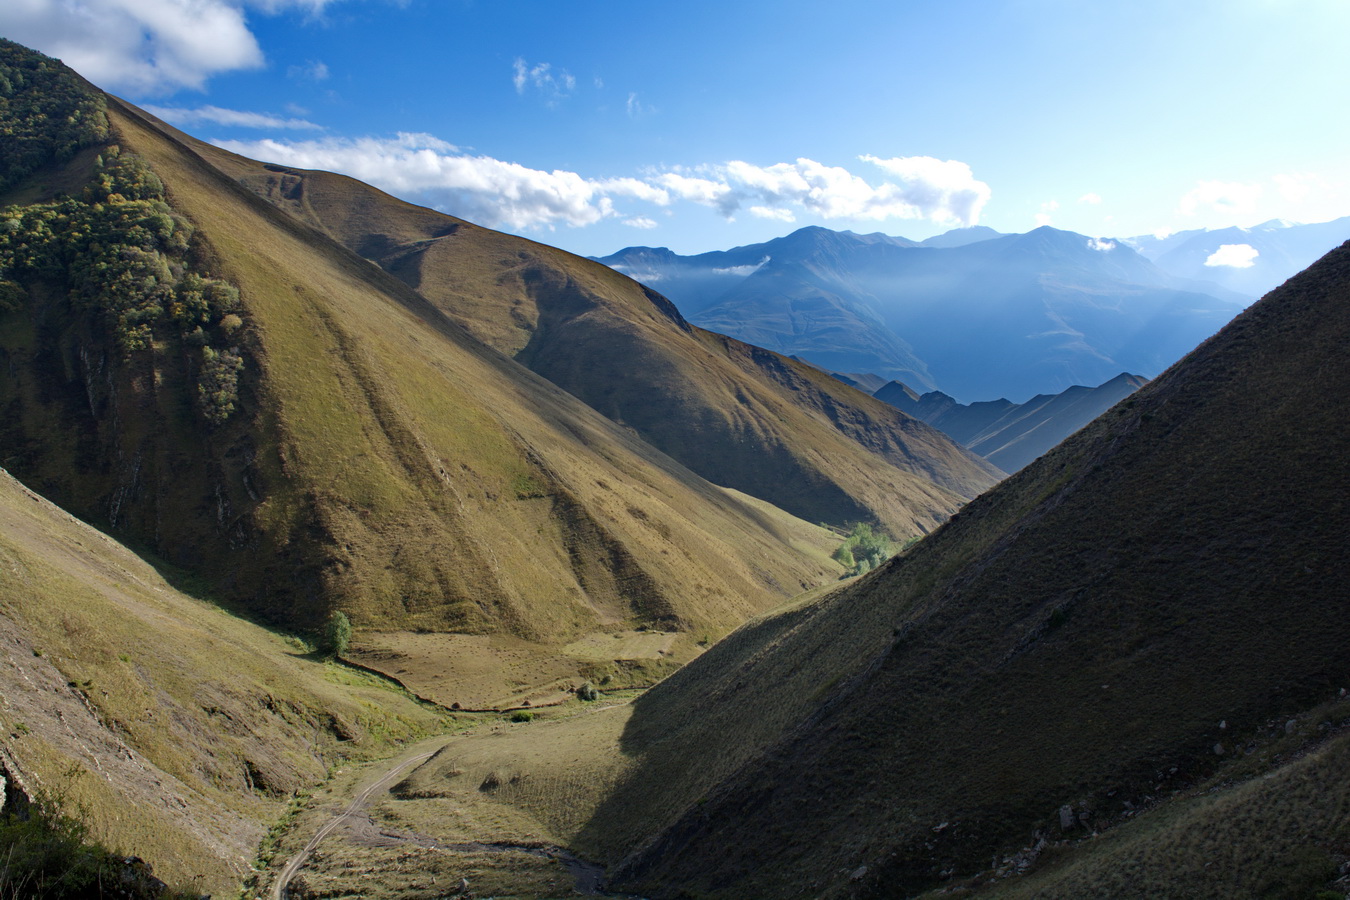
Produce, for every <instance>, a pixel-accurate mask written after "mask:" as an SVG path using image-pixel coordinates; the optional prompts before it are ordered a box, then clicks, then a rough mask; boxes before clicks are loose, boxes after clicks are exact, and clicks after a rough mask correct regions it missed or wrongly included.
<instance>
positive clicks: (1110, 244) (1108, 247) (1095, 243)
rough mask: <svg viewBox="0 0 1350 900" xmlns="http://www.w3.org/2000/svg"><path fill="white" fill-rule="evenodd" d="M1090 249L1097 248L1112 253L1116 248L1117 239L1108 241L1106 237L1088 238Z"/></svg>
mask: <svg viewBox="0 0 1350 900" xmlns="http://www.w3.org/2000/svg"><path fill="white" fill-rule="evenodd" d="M1087 245H1088V249H1089V250H1097V251H1100V252H1102V253H1110V252H1111V251H1112V250H1114V249H1116V242H1115V241H1108V240H1107V239H1106V238H1088V242H1087Z"/></svg>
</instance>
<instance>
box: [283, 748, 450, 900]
mask: <svg viewBox="0 0 1350 900" xmlns="http://www.w3.org/2000/svg"><path fill="white" fill-rule="evenodd" d="M449 743H450V742H449V741H445V742H444V743H442V744H441V746H440V747H437V748H436V749H434V750H428V751H426V752H425V753H419V754H418V755H416V756H412V757H408V758H403V759H399V760H396V761H395V762H394V764H393V766H392V767H391V768H389V769H388V770H386V771H385V773H384V774H383V775H382V776H380V778H379V780H377V781H375V782H374V783H373V784H370V785H367V786H366V788H365V789H364V790H362V791H361V793H359V794H357V795H356V797H355V799H353V800H352V802H351V803H349V804H347V808H346V809H344V810H343V811H342V812H340V813H338V814H337V815H336V816H334V817H333V818H332V819H331V820H330V821H328V822H327V823H326V824H325V825H324V826H323V827H322V828H320V829H319V830H318V831H317V832H315V833H314V837H312V838H310V839H309V843H308V844H306V845H305V848H304V849H303V850H301V851H300V852H299V853H297V854H296V855H295V856H294V857H292V858H291V860H290V862H288V863H286V865H285V867H284V868H282V870H281V873H280V874H279V875H277V879H276V881H274V882H272V893H271V898H272V900H289V897H290V893H289V890H288V888H289V887H290V883H291V879H292V878H294V877H295V875H296V873H297V872H299V871H300V869H301V867H302V866H304V864H305V862H306V861H307V860H308V859H309V855H310V854H311V853H313V852H314V848H315V847H317V846H319V843H320V842H321V841H322V840H323V839H324V838H326V837H327V836H328V835H329V833H330V832H332V830H333V829H334V828H337V827H338V826H339V825H341V824H342V823H343V822H346V821H347V820H348V819H350V818H353V817H354V816H356V815H358V814H359V813H360V812H361V811H362V810H364V809H365V808H366V805H367V804H368V803H370V798H371V797H373V796H375V794H377V793H379V792H380V791H385V790H388V789H389V786H390V785H391V784H393V783H394V782H395V781H397V780H398V779H399V778H400V777H401V776H402V775H403V774H404V773H405V772H407V771H408V770H409V769H411V768H412V767H414V766H417V765H420V764H421V763H424V762H426V761H427V760H428V759H431V757H433V756H435V755H436V754H437V753H438V752H440V750H441V749H443V748H444V747H445V746H447V745H448V744H449Z"/></svg>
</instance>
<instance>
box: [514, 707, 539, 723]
mask: <svg viewBox="0 0 1350 900" xmlns="http://www.w3.org/2000/svg"><path fill="white" fill-rule="evenodd" d="M511 721H512V722H533V721H534V713H532V712H530V711H529V710H528V709H518V710H516V711H515V712H513V713H511Z"/></svg>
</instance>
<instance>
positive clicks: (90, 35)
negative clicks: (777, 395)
mask: <svg viewBox="0 0 1350 900" xmlns="http://www.w3.org/2000/svg"><path fill="white" fill-rule="evenodd" d="M1347 34H1350V3H1347V2H1346V0H1304V2H1296V0H1224V2H1209V0H1183V2H1177V0H1170V2H1154V0H1136V2H1133V3H1103V2H1085V0H1080V2H1068V0H986V2H973V0H947V2H937V0H933V2H897V0H889V2H877V0H836V2H831V3H806V2H797V0H780V2H775V3H766V2H757V0H756V2H739V3H726V2H719V3H710V2H708V3H705V2H692V3H684V4H639V3H632V2H626V3H620V2H608V0H406V2H390V0H4V3H3V4H2V5H0V35H3V36H5V37H8V38H11V39H13V40H17V41H20V42H21V43H25V44H28V45H29V46H33V47H36V48H37V49H40V50H42V51H44V52H46V53H49V54H51V55H54V56H58V57H60V58H62V59H64V60H65V61H66V62H68V63H70V64H71V65H72V66H74V67H75V68H76V69H77V70H78V71H80V72H81V73H82V74H84V75H85V76H86V77H88V78H89V79H90V80H92V81H94V82H95V83H96V84H98V85H99V86H101V87H104V88H106V89H108V90H110V91H112V92H114V93H117V94H119V95H121V96H123V97H126V98H127V99H130V100H132V101H133V102H136V103H138V104H140V105H142V106H145V107H147V108H150V109H152V111H155V112H157V113H158V114H159V115H161V116H162V117H164V118H166V119H168V120H170V121H172V122H173V123H174V124H176V125H178V126H179V127H181V128H183V130H185V131H187V132H189V133H191V134H193V135H196V136H198V137H201V138H203V139H206V140H211V141H215V142H217V143H221V144H223V145H225V146H228V147H231V148H232V149H236V150H238V151H240V152H243V153H246V154H248V155H250V156H255V157H260V158H266V159H269V160H273V161H278V162H283V163H287V164H292V165H298V166H305V167H314V168H327V169H336V170H340V171H345V172H348V173H349V174H352V175H355V176H357V177H360V178H362V179H363V180H366V181H370V182H372V183H374V184H376V185H378V186H380V187H382V188H384V189H386V190H389V191H390V192H392V193H395V194H398V195H400V196H403V197H406V198H407V199H410V200H413V201H414V202H419V203H424V204H426V205H430V206H435V207H437V208H439V209H442V210H445V211H446V212H450V213H453V214H457V215H462V216H464V217H465V218H468V219H470V220H473V221H477V222H480V223H482V224H486V225H490V226H493V227H499V228H502V229H504V230H508V231H513V232H517V233H521V234H525V235H527V236H529V237H533V238H536V239H538V240H542V241H545V242H548V243H552V244H556V245H558V246H561V247H564V248H566V249H569V250H573V251H575V252H580V253H584V254H596V255H599V254H604V253H608V252H612V251H615V250H618V249H619V248H621V247H624V246H628V245H633V244H646V245H652V246H669V247H671V248H672V249H674V250H676V251H677V252H681V253H695V252H701V251H705V250H713V249H725V248H727V247H731V246H734V245H738V244H746V243H752V242H756V241H762V240H767V239H769V238H771V237H775V236H778V235H781V234H785V233H787V232H788V231H791V230H792V229H794V228H797V227H801V226H803V225H810V224H818V225H825V226H827V227H830V228H836V229H845V228H849V229H853V230H855V231H862V232H870V231H883V232H886V233H888V234H901V235H905V236H907V237H912V238H923V237H926V236H928V235H931V234H935V233H938V232H941V231H945V230H947V229H948V228H950V227H954V226H956V225H968V224H976V223H978V224H982V225H988V226H991V227H993V228H996V229H998V230H1000V231H1026V230H1028V229H1031V228H1034V227H1036V226H1037V225H1038V224H1053V225H1055V226H1056V227H1060V228H1066V229H1070V230H1074V231H1079V232H1082V233H1085V234H1088V235H1092V236H1129V235H1134V234H1142V233H1149V232H1156V231H1162V230H1180V229H1185V228H1199V227H1223V226H1228V225H1253V224H1256V223H1258V222H1261V221H1265V220H1267V219H1271V218H1277V217H1278V218H1285V219H1290V220H1294V221H1305V222H1313V221H1323V220H1326V219H1331V218H1335V217H1338V216H1343V215H1350V116H1347V115H1346V110H1347V104H1346V101H1345V98H1344V89H1345V86H1346V85H1347V84H1350V53H1346V52H1345V49H1344V44H1345V36H1346V35H1347Z"/></svg>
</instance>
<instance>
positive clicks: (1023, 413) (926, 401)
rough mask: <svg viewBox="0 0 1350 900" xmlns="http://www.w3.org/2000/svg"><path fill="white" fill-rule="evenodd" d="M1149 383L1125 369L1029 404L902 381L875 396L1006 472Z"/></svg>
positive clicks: (883, 386)
mask: <svg viewBox="0 0 1350 900" xmlns="http://www.w3.org/2000/svg"><path fill="white" fill-rule="evenodd" d="M1147 383H1148V379H1147V378H1142V377H1140V376H1138V375H1130V374H1128V373H1125V372H1122V373H1121V374H1119V375H1117V376H1116V377H1115V378H1112V379H1111V380H1110V381H1108V382H1106V383H1105V384H1101V385H1098V386H1097V387H1084V386H1083V385H1074V386H1073V387H1071V388H1067V389H1065V390H1064V391H1061V392H1060V393H1058V394H1038V395H1037V396H1035V397H1032V398H1031V399H1030V400H1028V401H1027V402H1025V403H1013V402H1011V401H1010V400H1006V399H1000V400H986V401H983V402H980V403H970V404H962V403H957V402H956V401H955V400H954V399H953V398H951V397H949V396H948V395H946V394H944V393H942V392H941V391H930V392H929V393H927V394H924V395H923V396H919V395H918V394H917V393H915V392H914V391H913V390H911V389H910V388H908V387H906V386H905V385H903V384H901V383H900V382H898V381H891V382H887V383H886V384H884V385H882V386H881V387H880V388H878V389H876V390H875V391H873V392H872V396H874V397H876V398H877V399H879V400H885V401H886V402H887V403H889V404H891V405H892V406H894V407H895V408H896V409H899V410H902V411H904V412H907V413H909V414H910V415H911V416H913V417H914V418H916V419H920V420H922V421H924V422H927V423H928V424H929V425H932V426H933V427H934V428H938V429H941V430H942V432H943V433H944V434H946V435H948V436H949V437H951V438H952V439H953V440H956V441H958V442H960V443H961V445H962V446H965V447H968V448H970V449H971V450H974V451H975V452H976V453H978V454H980V455H981V456H983V457H984V458H985V459H987V460H989V461H990V462H991V463H993V464H994V465H996V466H998V467H999V468H1001V469H1003V470H1004V471H1005V472H1016V471H1018V470H1019V469H1021V468H1022V467H1023V466H1025V465H1027V464H1028V463H1030V462H1031V461H1032V460H1034V459H1036V458H1037V457H1038V456H1041V455H1042V454H1044V453H1046V452H1047V451H1049V450H1050V449H1051V448H1053V447H1055V446H1056V445H1057V444H1059V442H1060V441H1062V440H1064V439H1065V438H1066V437H1068V436H1069V435H1071V434H1073V433H1074V432H1075V431H1077V430H1078V429H1080V428H1082V427H1083V426H1084V425H1086V424H1087V423H1089V422H1091V421H1092V420H1093V419H1095V418H1097V417H1098V416H1099V415H1101V414H1102V413H1104V412H1106V411H1107V410H1108V409H1110V408H1111V407H1113V406H1115V405H1116V404H1117V403H1119V402H1120V401H1121V400H1123V399H1125V398H1126V397H1128V396H1129V395H1130V394H1132V393H1134V392H1135V391H1136V390H1138V389H1139V388H1141V387H1143V386H1144V385H1145V384H1147Z"/></svg>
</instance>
